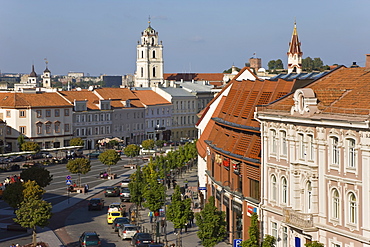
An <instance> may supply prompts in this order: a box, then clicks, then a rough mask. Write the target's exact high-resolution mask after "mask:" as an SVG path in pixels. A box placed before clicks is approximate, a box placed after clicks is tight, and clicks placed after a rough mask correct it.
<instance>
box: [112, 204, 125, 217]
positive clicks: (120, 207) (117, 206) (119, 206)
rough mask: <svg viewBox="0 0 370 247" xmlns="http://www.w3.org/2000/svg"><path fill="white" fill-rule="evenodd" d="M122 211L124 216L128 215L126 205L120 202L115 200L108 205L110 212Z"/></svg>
mask: <svg viewBox="0 0 370 247" xmlns="http://www.w3.org/2000/svg"><path fill="white" fill-rule="evenodd" d="M112 211H120V212H121V213H122V215H123V216H125V215H126V205H124V204H121V203H119V202H113V203H111V204H110V205H109V206H108V212H112Z"/></svg>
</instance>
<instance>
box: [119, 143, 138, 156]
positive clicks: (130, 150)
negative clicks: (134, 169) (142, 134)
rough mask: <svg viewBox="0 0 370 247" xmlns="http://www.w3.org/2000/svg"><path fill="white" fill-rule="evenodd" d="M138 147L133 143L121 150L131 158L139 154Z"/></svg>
mask: <svg viewBox="0 0 370 247" xmlns="http://www.w3.org/2000/svg"><path fill="white" fill-rule="evenodd" d="M139 151H140V147H139V146H138V145H135V144H130V145H128V146H127V147H126V148H125V149H124V150H123V152H124V153H125V155H126V156H127V157H130V158H133V157H136V156H138V155H139Z"/></svg>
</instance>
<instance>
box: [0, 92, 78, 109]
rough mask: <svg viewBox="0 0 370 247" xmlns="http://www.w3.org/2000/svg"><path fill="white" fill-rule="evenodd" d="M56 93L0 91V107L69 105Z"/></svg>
mask: <svg viewBox="0 0 370 247" xmlns="http://www.w3.org/2000/svg"><path fill="white" fill-rule="evenodd" d="M70 106H72V105H71V104H70V103H69V102H68V101H66V100H65V99H63V98H62V97H60V96H59V95H58V93H0V107H3V108H24V107H70Z"/></svg>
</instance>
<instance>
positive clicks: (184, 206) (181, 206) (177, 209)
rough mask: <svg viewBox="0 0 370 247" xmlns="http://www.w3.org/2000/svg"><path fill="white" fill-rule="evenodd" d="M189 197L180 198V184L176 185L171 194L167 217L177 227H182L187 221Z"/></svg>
mask: <svg viewBox="0 0 370 247" xmlns="http://www.w3.org/2000/svg"><path fill="white" fill-rule="evenodd" d="M191 213H192V211H191V199H190V198H186V199H184V200H183V199H182V197H181V192H180V186H178V185H177V186H176V188H175V191H174V192H173V194H172V200H171V204H170V205H168V210H167V219H168V220H170V221H171V222H172V223H173V226H174V227H175V228H177V229H183V228H184V227H185V223H187V222H188V221H189V218H190V215H191Z"/></svg>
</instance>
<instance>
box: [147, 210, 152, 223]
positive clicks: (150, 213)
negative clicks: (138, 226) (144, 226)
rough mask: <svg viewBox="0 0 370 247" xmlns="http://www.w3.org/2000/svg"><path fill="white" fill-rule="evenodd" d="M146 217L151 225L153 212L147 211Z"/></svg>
mask: <svg viewBox="0 0 370 247" xmlns="http://www.w3.org/2000/svg"><path fill="white" fill-rule="evenodd" d="M148 216H149V221H150V223H153V212H152V211H149V213H148Z"/></svg>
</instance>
